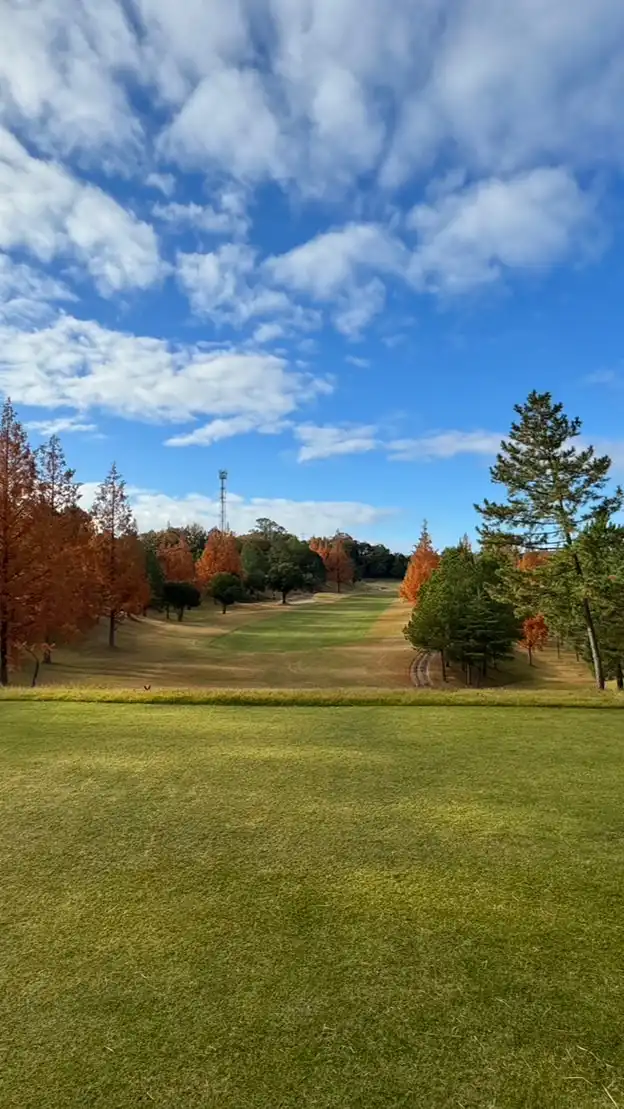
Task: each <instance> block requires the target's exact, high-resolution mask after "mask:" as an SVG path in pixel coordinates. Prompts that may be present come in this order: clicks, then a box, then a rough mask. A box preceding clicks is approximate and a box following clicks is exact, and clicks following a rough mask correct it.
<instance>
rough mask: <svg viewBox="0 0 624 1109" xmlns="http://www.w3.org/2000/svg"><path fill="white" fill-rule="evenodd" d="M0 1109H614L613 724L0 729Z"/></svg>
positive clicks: (361, 711) (101, 711)
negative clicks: (449, 1108) (140, 1108)
mask: <svg viewBox="0 0 624 1109" xmlns="http://www.w3.org/2000/svg"><path fill="white" fill-rule="evenodd" d="M0 736H1V737H2V741H1V744H0V761H1V766H0V859H1V874H0V880H1V889H2V897H1V899H0V913H1V920H2V932H1V933H0V936H1V940H0V942H1V948H0V968H1V974H2V982H1V983H0V1029H1V1032H0V1043H1V1044H2V1050H3V1052H4V1058H3V1059H2V1060H1V1061H0V1105H1V1106H2V1109H41V1107H42V1106H45V1107H46V1109H61V1107H63V1109H69V1107H72V1109H73V1107H78V1106H85V1107H87V1106H88V1107H89V1109H111V1107H114V1109H131V1107H132V1109H134V1107H136V1106H159V1107H161V1109H162V1107H167V1109H169V1107H171V1109H178V1107H184V1109H195V1107H198V1109H199V1107H200V1106H201V1107H202V1109H291V1107H292V1109H391V1107H392V1109H395V1107H397V1109H398V1107H399V1106H402V1107H403V1106H405V1107H410V1109H411V1107H414V1109H420V1107H423V1109H425V1107H426V1109H429V1107H431V1109H440V1107H446V1106H453V1107H454V1106H457V1107H460V1109H476V1107H479V1109H484V1107H495V1109H554V1107H557V1109H570V1107H572V1109H589V1107H599V1109H600V1107H604V1109H610V1107H611V1109H612V1106H613V1105H614V1104H615V1105H620V1106H622V1105H624V1083H623V1079H622V1065H623V1063H624V1049H623V1043H622V1016H623V1013H624V997H623V990H622V966H623V961H624V928H623V922H622V894H623V878H622V876H623V874H624V846H623V845H624V805H623V800H624V773H623V771H624V745H623V743H622V738H623V736H622V725H621V720H620V714H619V713H617V712H600V711H598V712H595V711H592V710H571V711H570V710H556V711H552V710H551V711H548V710H543V709H528V708H524V709H522V710H519V711H518V710H514V709H512V708H508V709H505V710H504V712H503V711H498V712H496V711H493V710H487V709H480V708H472V709H468V710H462V709H459V708H418V709H401V708H371V707H367V708H332V709H331V710H330V709H327V708H288V709H284V708H281V709H275V708H253V709H242V708H222V707H218V708H213V707H177V706H175V707H168V706H149V705H119V706H117V705H78V704H74V705H66V704H54V703H49V704H37V703H16V704H15V703H10V702H5V703H3V704H0Z"/></svg>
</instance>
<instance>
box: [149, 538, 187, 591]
mask: <svg viewBox="0 0 624 1109" xmlns="http://www.w3.org/2000/svg"><path fill="white" fill-rule="evenodd" d="M158 560H159V562H160V565H161V566H162V571H163V574H164V579H165V581H175V582H191V583H192V582H193V581H194V580H195V561H194V559H193V553H192V551H191V548H190V547H189V544H188V542H187V540H186V538H185V537H184V536H183V535H180V536H178V535H176V534H173V535H170V536H166V537H165V539H164V540H163V542H162V543H161V545H160V547H159V548H158Z"/></svg>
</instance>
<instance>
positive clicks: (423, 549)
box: [400, 520, 440, 607]
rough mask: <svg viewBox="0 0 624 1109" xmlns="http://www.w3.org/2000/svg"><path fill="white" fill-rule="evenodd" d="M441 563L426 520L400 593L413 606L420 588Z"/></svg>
mask: <svg viewBox="0 0 624 1109" xmlns="http://www.w3.org/2000/svg"><path fill="white" fill-rule="evenodd" d="M439 565H440V555H439V554H438V552H437V551H436V550H434V547H433V543H432V542H431V536H430V535H429V529H428V528H427V521H426V520H425V521H424V523H423V526H422V531H421V533H420V538H419V540H418V543H417V544H416V546H415V547H414V552H413V554H412V557H411V558H410V560H409V562H408V565H407V570H406V572H405V577H404V578H403V582H402V585H401V589H400V594H401V597H403V600H405V601H409V603H410V604H411V605H412V607H415V606H416V605H417V604H418V595H419V593H420V590H421V589H422V587H423V585H424V584H425V582H426V581H429V578H430V577H431V575H432V574H433V571H434V570H436V569H437V568H438V566H439Z"/></svg>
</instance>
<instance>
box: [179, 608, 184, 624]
mask: <svg viewBox="0 0 624 1109" xmlns="http://www.w3.org/2000/svg"><path fill="white" fill-rule="evenodd" d="M183 619H184V609H183V608H179V609H178V624H181V623H182V621H183Z"/></svg>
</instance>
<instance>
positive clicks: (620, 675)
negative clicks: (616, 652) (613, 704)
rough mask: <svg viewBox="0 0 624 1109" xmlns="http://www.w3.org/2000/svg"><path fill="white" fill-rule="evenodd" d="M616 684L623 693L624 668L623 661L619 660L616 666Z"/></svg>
mask: <svg viewBox="0 0 624 1109" xmlns="http://www.w3.org/2000/svg"><path fill="white" fill-rule="evenodd" d="M615 684H616V686H617V688H618V689H619V691H620V693H621V692H622V691H623V690H624V670H622V663H621V662H618V663H617V664H616V667H615Z"/></svg>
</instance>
